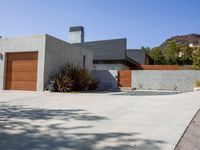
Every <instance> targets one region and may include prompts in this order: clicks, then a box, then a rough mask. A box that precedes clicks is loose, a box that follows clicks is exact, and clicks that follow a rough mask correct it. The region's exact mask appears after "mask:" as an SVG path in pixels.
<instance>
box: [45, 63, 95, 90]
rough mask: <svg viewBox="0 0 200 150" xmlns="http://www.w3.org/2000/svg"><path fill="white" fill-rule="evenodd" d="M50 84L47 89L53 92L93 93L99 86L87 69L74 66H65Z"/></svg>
mask: <svg viewBox="0 0 200 150" xmlns="http://www.w3.org/2000/svg"><path fill="white" fill-rule="evenodd" d="M49 83H50V84H49V86H48V88H47V89H48V90H50V91H52V92H81V91H91V90H95V89H96V88H97V85H98V82H97V81H96V80H95V79H93V78H92V76H91V74H90V72H89V71H88V70H87V69H85V68H83V67H80V66H77V65H73V64H67V65H65V66H64V67H63V68H62V69H61V70H60V71H59V72H58V73H56V74H55V75H53V77H52V78H51V80H50V82H49Z"/></svg>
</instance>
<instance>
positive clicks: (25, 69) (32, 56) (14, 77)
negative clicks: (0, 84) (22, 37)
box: [6, 52, 38, 91]
mask: <svg viewBox="0 0 200 150" xmlns="http://www.w3.org/2000/svg"><path fill="white" fill-rule="evenodd" d="M37 63H38V53H37V52H23V53H8V54H7V65H6V66H7V67H6V89H7V90H26V91H35V90H36V85H37Z"/></svg>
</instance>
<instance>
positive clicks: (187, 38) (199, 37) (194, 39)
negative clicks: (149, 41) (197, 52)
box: [159, 34, 200, 50]
mask: <svg viewBox="0 0 200 150" xmlns="http://www.w3.org/2000/svg"><path fill="white" fill-rule="evenodd" d="M170 42H175V43H177V44H180V45H182V46H188V45H189V44H190V43H193V44H194V46H197V45H200V34H188V35H181V36H174V37H171V38H169V39H167V40H166V41H165V42H164V43H162V44H161V45H160V46H159V48H160V49H161V50H163V49H165V47H166V46H167V45H168V43H170Z"/></svg>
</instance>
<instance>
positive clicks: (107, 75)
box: [92, 70, 118, 90]
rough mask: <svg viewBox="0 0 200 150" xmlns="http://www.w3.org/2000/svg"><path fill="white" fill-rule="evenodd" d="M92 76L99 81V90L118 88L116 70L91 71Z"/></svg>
mask: <svg viewBox="0 0 200 150" xmlns="http://www.w3.org/2000/svg"><path fill="white" fill-rule="evenodd" d="M92 76H93V77H94V78H95V79H96V80H98V81H99V90H115V89H117V88H118V80H117V76H118V71H117V70H93V71H92Z"/></svg>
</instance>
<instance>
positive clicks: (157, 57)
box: [149, 48, 165, 65]
mask: <svg viewBox="0 0 200 150" xmlns="http://www.w3.org/2000/svg"><path fill="white" fill-rule="evenodd" d="M149 54H150V56H151V57H152V58H153V60H154V64H157V65H160V64H165V59H164V56H163V54H162V51H161V49H160V48H153V49H151V51H150V53H149Z"/></svg>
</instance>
